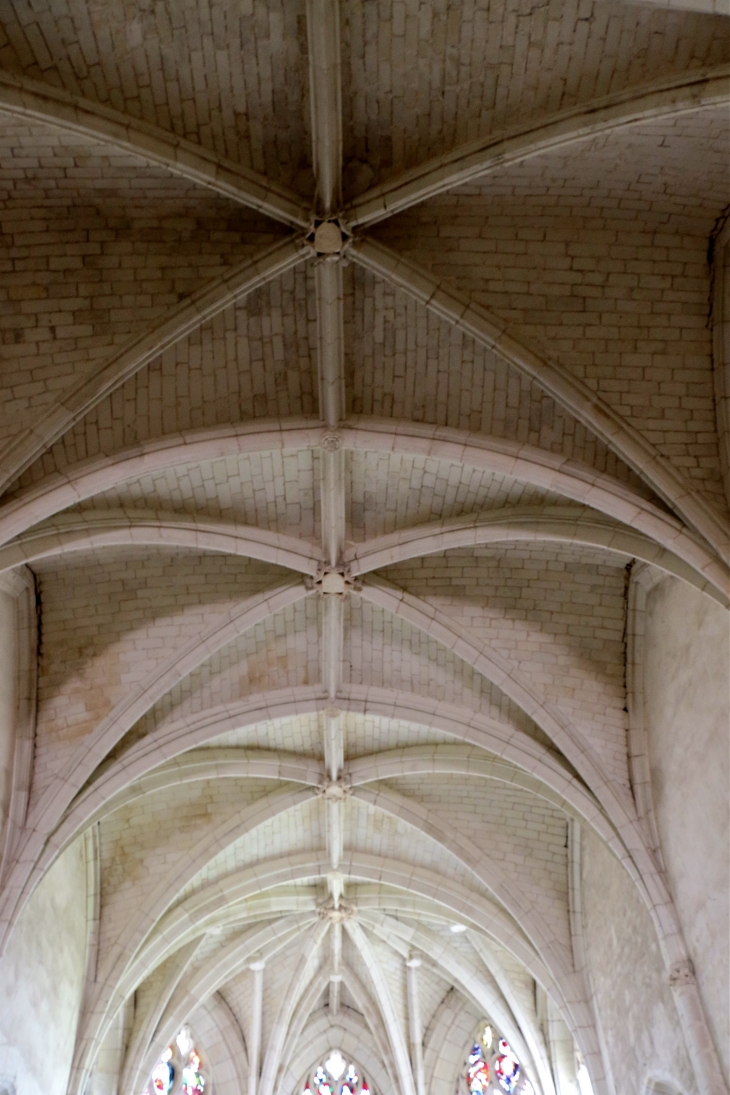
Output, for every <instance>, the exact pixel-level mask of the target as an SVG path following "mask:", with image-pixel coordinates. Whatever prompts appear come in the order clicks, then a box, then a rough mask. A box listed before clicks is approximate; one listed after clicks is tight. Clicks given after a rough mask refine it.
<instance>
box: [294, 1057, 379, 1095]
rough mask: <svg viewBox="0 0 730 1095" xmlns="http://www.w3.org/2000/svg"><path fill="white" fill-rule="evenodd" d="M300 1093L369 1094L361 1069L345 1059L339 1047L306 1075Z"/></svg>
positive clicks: (314, 1094)
mask: <svg viewBox="0 0 730 1095" xmlns="http://www.w3.org/2000/svg"><path fill="white" fill-rule="evenodd" d="M301 1095H371V1092H370V1088H369V1087H368V1084H367V1080H366V1079H365V1077H364V1076H363V1074H362V1069H360V1067H359V1066H358V1065H356V1064H355V1063H354V1062H353V1061H349V1062H348V1061H347V1059H346V1058H345V1057H343V1055H342V1053H341V1052H340V1050H339V1049H334V1050H332V1052H331V1053H330V1055H329V1057H327V1059H326V1060H325V1061H323V1063H322V1064H321V1065H317V1067H316V1068H315V1069H314V1071H313V1072H312V1073H311V1074H310V1075H309V1076H307V1078H306V1079H305V1081H304V1083H303V1085H302V1088H301Z"/></svg>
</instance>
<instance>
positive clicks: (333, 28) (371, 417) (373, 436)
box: [0, 0, 730, 1095]
mask: <svg viewBox="0 0 730 1095" xmlns="http://www.w3.org/2000/svg"><path fill="white" fill-rule="evenodd" d="M693 6H694V7H696V5H693ZM3 17H4V19H3V22H2V25H0V66H1V67H2V71H0V112H2V113H1V115H0V120H1V122H2V125H1V129H0V176H1V178H0V190H1V197H2V209H1V212H0V218H1V230H2V235H1V236H0V243H1V244H2V251H1V252H0V263H1V264H2V270H3V274H4V285H5V288H4V289H3V290H2V293H3V296H2V314H1V316H0V329H1V331H2V342H3V353H2V367H1V368H2V372H1V382H2V383H1V388H0V399H1V400H2V416H3V417H2V426H3V429H2V435H3V443H2V449H1V450H0V483H2V485H3V488H4V494H3V499H2V505H1V506H0V534H1V535H0V545H1V546H0V563H1V564H2V567H3V569H4V570H6V571H7V570H10V569H11V568H18V567H20V566H21V565H23V564H25V565H26V567H27V568H29V569H28V570H26V571H25V572H24V573H26V574H27V575H28V574H29V575H31V578H30V579H29V580H32V582H33V583H34V584H35V587H36V590H37V596H38V602H39V606H40V639H39V641H40V661H39V669H38V689H39V691H38V696H39V701H38V711H37V721H36V727H35V758H34V760H33V761H32V762H31V759H30V758H29V759H28V763H27V765H26V770H25V775H24V776H22V778H24V779H25V780H26V784H27V788H26V790H27V794H29V796H30V804H29V809H28V815H27V819H26V820H25V822H23V819H22V818H20V819H19V820H18V819H16V828H15V830H14V832H13V838H12V841H11V844H10V846H9V848H8V851H7V852H6V860H5V864H4V872H5V875H4V877H5V884H4V891H3V905H2V910H1V911H2V922H3V925H4V927H5V930H6V931H7V929H8V927H9V926H10V925H12V923H13V922H14V920H15V919H16V918H17V916H18V914H19V912H20V910H21V909H22V908H23V906H24V904H25V902H26V901H27V899H28V897H29V895H30V894H31V893H32V891H33V889H34V887H35V886H36V885H37V883H38V882H39V880H40V879H41V878H42V877H43V875H44V873H45V872H46V871H47V870H48V869H49V868H50V866H51V865H52V863H53V862H54V860H55V859H56V858H57V856H58V855H59V853H60V852H61V851H62V850H63V849H64V848H66V847H68V846H69V845H70V844H71V843H72V842H73V841H74V840H75V839H77V838H78V837H79V836H80V834H82V833H85V834H86V836H85V839H86V840H87V841H88V842H89V843H90V846H91V848H92V858H93V862H94V864H95V872H96V873H95V878H96V883H95V893H96V895H97V900H96V904H95V907H94V909H93V911H92V915H93V918H94V922H95V924H96V951H95V959H94V967H93V970H92V972H91V974H90V980H89V985H88V990H87V994H86V998H85V1006H84V1012H83V1015H82V1022H81V1025H80V1028H79V1034H78V1039H77V1047H76V1057H75V1065H74V1073H73V1080H72V1086H71V1088H70V1089H69V1090H70V1091H71V1092H73V1093H74V1095H81V1093H82V1092H83V1090H84V1084H85V1083H86V1082H87V1079H88V1077H89V1075H90V1074H91V1073H92V1072H93V1069H94V1067H95V1060H96V1057H97V1054H98V1051H99V1049H100V1047H101V1046H102V1045H103V1044H104V1042H105V1039H108V1037H109V1034H110V1031H111V1030H112V1027H113V1024H114V1023H115V1022H117V1021H118V1017H119V1016H120V1015H125V1014H126V1015H127V1016H129V1015H130V1014H132V1018H131V1019H128V1032H129V1036H128V1047H127V1052H126V1059H125V1064H124V1073H123V1084H122V1087H120V1092H123V1095H138V1093H139V1091H141V1090H142V1088H143V1087H144V1084H145V1081H146V1077H147V1075H148V1073H149V1070H150V1068H151V1067H152V1065H153V1064H154V1061H155V1059H156V1057H157V1055H158V1054H159V1052H160V1050H161V1048H163V1047H164V1045H165V1044H166V1043H167V1042H168V1041H169V1040H170V1039H171V1038H172V1037H173V1036H174V1035H175V1033H176V1031H177V1029H178V1028H179V1027H180V1026H181V1025H182V1023H183V1022H185V1021H188V1020H190V1021H192V1022H193V1024H194V1025H195V1027H196V1030H197V1031H198V1032H200V1037H201V1038H202V1040H203V1043H205V1041H206V1038H207V1042H208V1044H209V1046H210V1047H211V1049H210V1053H211V1066H212V1068H213V1070H214V1073H215V1084H216V1086H215V1092H216V1095H219V1093H220V1095H224V1093H226V1095H227V1093H229V1092H230V1095H234V1093H237V1092H242V1091H243V1086H242V1084H243V1081H242V1079H241V1076H240V1075H237V1074H236V1067H235V1061H237V1060H238V1061H241V1062H246V1069H252V1070H253V1071H258V1069H257V1056H258V1066H259V1067H260V1081H259V1083H258V1087H257V1088H253V1089H252V1088H249V1089H248V1090H249V1091H253V1092H254V1093H256V1092H257V1093H258V1095H279V1093H281V1095H294V1093H295V1092H298V1091H299V1087H298V1086H297V1085H298V1084H299V1083H300V1082H301V1080H302V1077H303V1076H304V1074H305V1072H306V1070H307V1069H308V1068H310V1067H311V1066H312V1065H314V1064H316V1062H317V1060H318V1059H319V1058H320V1057H321V1056H322V1055H323V1054H324V1053H326V1051H327V1050H328V1049H329V1048H331V1047H332V1046H333V1045H339V1046H342V1047H343V1048H344V1050H345V1051H346V1052H350V1053H353V1054H355V1055H356V1057H357V1060H358V1062H359V1064H360V1066H361V1067H362V1068H363V1069H364V1070H365V1071H366V1073H367V1076H368V1080H369V1082H370V1083H371V1087H372V1090H373V1091H374V1092H375V1093H376V1095H389V1093H390V1092H397V1093H398V1095H424V1091H425V1088H424V1086H423V1085H424V1077H426V1078H427V1079H428V1084H429V1087H428V1090H429V1092H430V1093H431V1095H440V1093H441V1092H442V1091H443V1092H448V1093H449V1095H451V1093H452V1092H453V1085H454V1082H455V1078H456V1076H457V1074H458V1072H459V1070H460V1069H461V1068H462V1065H463V1055H464V1046H465V1045H466V1043H467V1042H468V1040H469V1037H470V1036H471V1033H472V1030H473V1028H475V1027H476V1025H477V1023H478V1022H479V1020H480V1019H481V1018H482V1017H488V1018H490V1019H491V1020H492V1022H493V1023H494V1025H495V1027H496V1028H497V1029H499V1030H500V1031H501V1032H502V1033H503V1034H504V1035H505V1037H507V1038H508V1039H509V1041H510V1042H511V1044H512V1045H513V1048H514V1049H515V1051H516V1052H517V1053H518V1054H519V1056H520V1058H521V1059H522V1061H523V1065H524V1067H525V1068H526V1070H527V1075H529V1077H530V1079H531V1081H532V1083H533V1084H534V1086H535V1089H536V1090H538V1091H539V1092H541V1095H554V1087H553V1079H552V1071H551V1058H550V1053H551V1049H550V1046H549V1045H546V1042H545V1038H544V1036H543V1032H542V1028H541V1026H540V1009H541V1007H543V1009H544V1007H546V1006H549V1007H550V1008H552V1009H553V1010H554V1013H555V1018H554V1023H562V1024H564V1027H565V1031H567V1032H569V1037H571V1038H572V1039H574V1040H575V1043H576V1045H577V1046H578V1047H579V1049H580V1051H581V1053H582V1055H583V1057H584V1059H585V1061H586V1064H587V1066H588V1069H589V1072H590V1074H591V1080H592V1083H593V1086H594V1090H595V1091H596V1092H597V1093H601V1092H603V1091H604V1090H605V1087H604V1086H603V1085H604V1080H605V1077H604V1073H603V1066H602V1063H601V1056H600V1051H599V1046H598V1042H597V1036H596V1031H595V1027H594V1022H593V1018H592V1013H591V1010H590V1007H589V1004H588V996H587V988H586V984H585V980H584V979H583V977H582V975H581V971H580V968H579V964H578V962H577V960H576V951H575V947H576V939H575V935H576V924H575V909H574V907H573V904H572V902H571V877H572V875H571V872H572V870H573V865H574V862H575V857H576V855H577V851H576V847H577V839H576V835H575V834H576V832H578V831H579V829H580V827H583V828H584V829H585V830H588V831H590V832H592V833H593V834H594V836H595V838H596V839H598V840H600V841H602V842H604V843H605V845H606V846H607V847H608V848H610V849H611V851H612V852H613V853H614V854H615V856H616V857H617V858H618V859H619V860H620V861H621V862H622V863H623V864H624V866H625V867H626V870H627V871H628V872H629V874H630V876H631V878H632V879H633V881H634V883H635V885H636V886H637V887H638V890H639V892H640V893H641V895H642V897H643V899H644V901H645V903H646V905H647V907H648V908H649V909H650V910H651V911H652V913H653V915H654V916H655V921H656V925H657V931H658V933H659V936H660V941H661V943H662V946H663V947H665V950H666V953H667V954H668V955H669V957H670V958H672V959H681V957H682V954H681V953H680V952H679V951H678V952H677V953H676V954H675V953H674V952H673V951H672V947H673V946H674V945H675V942H674V940H675V935H674V934H673V931H674V929H673V924H672V921H671V915H669V914H666V915H665V914H664V912H663V910H665V909H666V907H667V906H668V904H669V905H670V904H671V902H668V901H667V895H666V893H665V890H664V888H663V887H664V883H663V881H662V877H661V874H660V872H659V870H658V867H657V859H656V855H655V850H654V848H653V845H652V839H651V832H650V825H649V824H648V822H647V819H646V818H645V817H644V816H643V814H642V809H641V805H640V804H639V803H637V801H636V799H635V787H636V771H635V770H634V769H632V765H635V764H636V763H638V762H637V759H636V757H632V756H631V753H630V749H629V747H628V746H627V732H626V731H627V722H626V711H625V708H626V681H625V668H626V631H625V622H626V614H625V608H626V603H625V597H626V575H627V569H626V568H627V565H629V566H631V565H632V561H633V565H640V564H642V563H643V564H647V566H649V567H656V568H659V569H660V570H661V571H662V572H665V573H667V572H668V573H670V574H673V575H675V576H677V577H680V578H682V579H683V580H685V581H687V582H689V583H691V584H693V585H694V586H696V587H697V588H699V589H701V590H703V591H704V592H706V593H707V594H708V595H709V596H711V597H714V598H715V599H717V600H719V601H721V602H722V603H724V604H727V598H728V541H729V539H730V537H729V524H728V498H727V494H726V491H725V487H724V484H723V477H722V466H721V461H720V455H719V454H720V449H721V444H722V438H720V437H719V436H718V427H717V424H716V418H715V398H714V389H713V372H712V347H711V338H712V335H711V330H710V328H709V326H708V322H707V316H708V294H709V293H710V290H711V286H710V279H709V272H708V268H707V258H706V256H707V249H708V241H709V240H710V237H711V234H712V232H713V229H714V227H715V225H716V222H717V221H718V218H720V217H721V215H722V213H723V210H724V209H725V208H726V206H727V205H728V201H730V195H729V194H728V157H727V149H728V110H727V105H728V94H729V88H730V75H729V73H730V70H729V69H728V67H727V62H728V52H729V41H728V36H727V33H726V26H727V21H726V17H725V16H724V15H722V14H714V13H713V8H712V5H711V3H708V5H706V10H705V9H703V10H700V11H684V10H681V5H677V4H674V3H672V4H666V5H663V4H658V3H653V4H652V3H646V4H643V5H642V4H630V3H623V2H620V0H594V2H592V3H591V2H590V0H581V2H580V3H576V2H573V0H545V2H542V3H539V4H533V3H528V2H527V0H469V2H463V3H458V4H453V3H451V4H450V3H447V2H446V0H341V2H340V3H337V2H336V0H308V3H307V4H306V5H305V3H304V0H302V2H299V0H296V2H295V0H287V2H276V0H267V2H266V3H264V2H262V0H251V2H245V0H194V2H193V0H176V2H175V3H174V4H163V3H154V2H152V0H119V2H118V3H115V4H106V3H97V2H92V0H73V2H72V0H36V2H33V3H31V2H29V0H9V2H8V3H7V4H6V5H5V6H4V8H3ZM19 778H20V777H19ZM455 926H463V927H464V928H465V930H464V931H457V932H455V931H453V930H452V929H453V928H454V927H455ZM408 960H410V961H411V963H412V964H411V965H410V966H408V965H407V961H408ZM419 961H420V965H418V962H419ZM409 970H411V971H412V970H417V980H418V988H417V991H418V995H419V1000H420V1021H421V1024H422V1028H423V1030H422V1034H423V1038H422V1042H423V1049H422V1051H420V1052H421V1060H420V1063H419V1060H418V1057H419V1054H418V1053H416V1052H415V1050H413V1048H412V1046H411V1044H410V1042H409V1038H410V1035H409V1006H408V983H409V977H410V978H411V980H412V981H414V980H415V976H416V975H415V974H413V973H409V972H408V971H409ZM545 1000H547V1001H548V1004H545ZM130 1001H132V1002H133V1004H132V1005H130ZM541 1001H542V1003H541ZM130 1007H132V1012H131V1013H130ZM125 1009H126V1011H125ZM411 1012H412V1008H411ZM257 1023H258V1028H257ZM257 1030H258V1033H257ZM205 1032H207V1033H205ZM566 1036H568V1035H566ZM216 1039H217V1041H216ZM218 1043H220V1045H218ZM214 1045H216V1046H218V1048H217V1049H216V1051H215V1052H216V1053H217V1054H218V1058H217V1059H213V1056H214V1055H213V1048H212V1047H213V1046H214ZM220 1046H225V1047H226V1048H225V1050H224V1049H221V1048H220ZM226 1054H227V1055H228V1056H226ZM216 1060H217V1065H216ZM437 1065H438V1067H436V1066H437ZM216 1068H217V1071H216ZM449 1069H451V1072H450V1073H449ZM439 1070H440V1071H439ZM439 1084H441V1086H439ZM237 1085H238V1086H237Z"/></svg>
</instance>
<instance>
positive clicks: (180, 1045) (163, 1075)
mask: <svg viewBox="0 0 730 1095" xmlns="http://www.w3.org/2000/svg"><path fill="white" fill-rule="evenodd" d="M178 1077H179V1078H180V1085H179V1088H178V1087H177V1080H178ZM173 1087H176V1090H179V1091H180V1093H181V1095H204V1092H205V1070H204V1068H203V1059H202V1056H201V1054H200V1051H199V1050H198V1048H197V1047H196V1045H195V1039H194V1037H193V1034H192V1031H191V1030H190V1027H183V1028H182V1030H181V1031H180V1033H179V1034H178V1036H177V1038H176V1039H175V1041H174V1042H172V1043H171V1044H170V1045H169V1046H167V1048H166V1049H165V1050H163V1052H162V1053H161V1054H160V1057H159V1059H158V1061H157V1064H156V1065H155V1067H154V1068H153V1069H152V1073H151V1074H150V1078H149V1080H148V1082H147V1086H146V1087H145V1089H144V1091H143V1093H142V1095H170V1092H171V1091H172V1089H173Z"/></svg>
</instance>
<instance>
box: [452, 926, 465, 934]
mask: <svg viewBox="0 0 730 1095" xmlns="http://www.w3.org/2000/svg"><path fill="white" fill-rule="evenodd" d="M449 931H452V932H453V933H454V935H458V934H459V932H465V931H466V924H452V925H451V926H450V927H449Z"/></svg>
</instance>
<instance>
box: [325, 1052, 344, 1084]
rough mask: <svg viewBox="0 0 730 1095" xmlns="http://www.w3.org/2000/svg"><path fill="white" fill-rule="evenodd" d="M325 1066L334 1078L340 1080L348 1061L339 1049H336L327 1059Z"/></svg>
mask: <svg viewBox="0 0 730 1095" xmlns="http://www.w3.org/2000/svg"><path fill="white" fill-rule="evenodd" d="M324 1067H325V1068H326V1069H327V1071H328V1072H329V1074H330V1076H331V1077H332V1079H333V1080H339V1078H340V1076H341V1075H342V1073H343V1072H344V1071H345V1069H346V1068H347V1061H346V1060H345V1058H344V1057H343V1056H342V1054H341V1053H340V1051H339V1049H334V1050H333V1051H332V1053H330V1055H329V1057H328V1058H327V1060H326V1061H325V1063H324Z"/></svg>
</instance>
